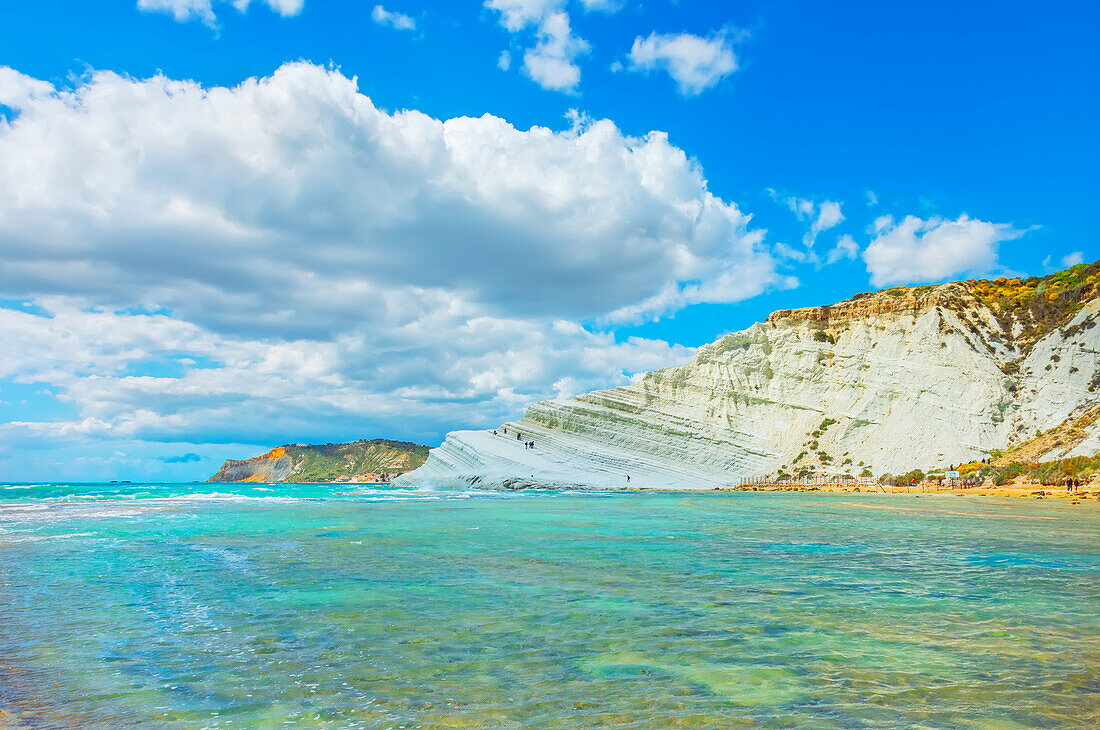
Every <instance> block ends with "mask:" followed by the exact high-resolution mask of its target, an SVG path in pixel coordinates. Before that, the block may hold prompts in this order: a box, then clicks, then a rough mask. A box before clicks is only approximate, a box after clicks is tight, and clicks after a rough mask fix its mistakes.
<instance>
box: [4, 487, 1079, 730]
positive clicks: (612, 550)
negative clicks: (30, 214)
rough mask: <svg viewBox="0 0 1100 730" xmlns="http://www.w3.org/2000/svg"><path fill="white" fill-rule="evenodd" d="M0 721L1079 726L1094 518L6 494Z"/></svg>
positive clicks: (829, 503)
mask: <svg viewBox="0 0 1100 730" xmlns="http://www.w3.org/2000/svg"><path fill="white" fill-rule="evenodd" d="M341 492H342V493H341ZM5 723H7V724H8V725H10V726H19V725H22V726H25V727H28V728H54V727H66V728H68V727H93V728H127V727H158V728H159V727H167V728H184V727H187V728H191V727H249V728H251V727H285V726H293V727H306V728H308V727H333V728H346V727H371V728H374V727H393V728H399V727H400V728H412V727H433V728H434V727H492V728H498V727H500V728H503V727H524V728H527V727H546V728H551V727H554V728H558V727H599V726H615V727H661V728H664V727H739V726H761V725H766V726H771V727H785V726H798V727H812V728H831V727H837V728H850V727H975V728H991V727H992V728H1022V727H1097V726H1100V504H1097V503H1087V504H1082V505H1076V506H1074V505H1070V504H1068V503H1066V502H1064V501H1061V500H1059V501H1052V500H1046V501H1044V502H1035V501H1028V500H1023V499H1006V498H977V497H970V498H957V497H951V496H919V497H918V496H916V495H882V494H819V493H809V494H807V493H751V492H750V493H743V492H742V493H691V494H687V493H660V494H656V493H651V494H639V493H625V492H617V493H572V492H526V493H493V492H435V491H418V490H398V489H393V488H381V489H380V488H365V487H358V486H355V485H272V486H265V485H260V486H251V485H209V484H194V485H179V484H176V485H152V484H122V485H106V484H44V485H26V484H0V726H3V725H4V724H5Z"/></svg>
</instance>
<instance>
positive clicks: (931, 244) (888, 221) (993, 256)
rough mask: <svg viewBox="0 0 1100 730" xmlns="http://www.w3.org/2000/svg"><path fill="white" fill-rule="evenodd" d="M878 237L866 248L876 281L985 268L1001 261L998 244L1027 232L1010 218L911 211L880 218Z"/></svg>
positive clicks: (878, 283)
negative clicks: (937, 215) (923, 215)
mask: <svg viewBox="0 0 1100 730" xmlns="http://www.w3.org/2000/svg"><path fill="white" fill-rule="evenodd" d="M873 230H874V231H875V233H877V234H878V235H877V237H876V238H875V239H874V240H873V241H871V243H870V244H868V246H867V248H866V249H865V250H864V252H863V260H864V262H865V263H866V264H867V271H868V272H869V273H870V274H871V283H872V284H873V285H875V286H891V285H894V284H911V283H915V282H923V281H940V280H943V279H947V278H949V277H952V276H957V275H959V274H963V273H968V272H984V271H988V270H990V269H992V268H993V267H994V266H996V264H997V248H998V244H1000V243H1001V242H1003V241H1010V240H1013V239H1016V238H1019V237H1020V236H1022V235H1023V234H1024V232H1023V231H1020V230H1017V229H1016V228H1014V227H1013V226H1011V225H1009V224H1005V223H989V222H987V221H982V220H977V219H974V218H970V217H969V216H967V215H965V214H964V215H961V216H959V217H958V218H957V219H955V220H946V219H943V218H929V219H927V220H924V219H921V218H918V217H917V216H913V215H909V216H906V217H905V218H904V219H903V220H902V221H901V222H898V223H895V222H894V219H893V218H892V217H890V216H881V217H879V218H878V219H876V221H875V224H874V227H873Z"/></svg>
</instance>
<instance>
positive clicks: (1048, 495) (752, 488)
mask: <svg viewBox="0 0 1100 730" xmlns="http://www.w3.org/2000/svg"><path fill="white" fill-rule="evenodd" d="M716 491H723V492H833V493H844V494H860V493H861V494H909V495H921V494H939V495H954V496H956V497H1024V498H1028V499H1035V500H1040V499H1065V500H1069V501H1070V502H1071V503H1073V502H1079V503H1081V504H1086V503H1089V502H1094V503H1095V502H1100V487H1095V486H1092V485H1090V486H1088V487H1081V488H1079V489H1078V490H1077V491H1075V492H1068V491H1066V488H1065V487H1044V486H1042V485H1039V484H1026V485H1011V486H1009V485H1005V486H1001V487H969V488H962V487H928V486H922V485H917V486H915V487H889V486H879V485H875V486H871V487H868V486H855V485H844V484H838V485H804V486H802V485H791V484H755V485H745V486H739V487H726V488H717V489H716Z"/></svg>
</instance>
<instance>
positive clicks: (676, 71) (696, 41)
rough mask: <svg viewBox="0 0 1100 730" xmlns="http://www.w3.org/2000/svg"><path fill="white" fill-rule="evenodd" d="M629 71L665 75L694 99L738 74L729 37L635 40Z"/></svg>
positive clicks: (677, 36)
mask: <svg viewBox="0 0 1100 730" xmlns="http://www.w3.org/2000/svg"><path fill="white" fill-rule="evenodd" d="M627 60H628V61H629V68H630V70H632V71H647V72H648V71H665V72H667V73H668V75H669V76H671V77H672V79H673V81H675V82H676V88H677V89H678V90H679V92H680V93H681V94H682V95H684V96H697V95H699V94H701V93H703V92H704V91H706V90H707V89H711V88H713V87H714V86H716V85H717V84H718V82H720V81H721V80H722V79H724V78H726V77H727V76H729V75H730V74H732V73H733V72H734V71H736V70H737V66H738V64H737V56H736V54H735V53H734V50H733V43H732V39H731V34H730V32H729V31H728V30H721V31H718V32H715V33H712V34H711V35H709V36H706V37H704V36H697V35H693V34H691V33H677V34H663V33H656V32H654V33H650V35H649V36H648V37H646V38H643V37H642V36H638V37H636V38H635V39H634V45H633V46H632V47H631V49H630V53H629V54H628V55H627Z"/></svg>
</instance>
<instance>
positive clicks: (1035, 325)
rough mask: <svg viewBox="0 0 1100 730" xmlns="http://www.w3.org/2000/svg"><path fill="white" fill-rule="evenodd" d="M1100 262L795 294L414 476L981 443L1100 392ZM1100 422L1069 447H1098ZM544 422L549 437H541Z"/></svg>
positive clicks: (728, 465) (627, 468) (595, 473)
mask: <svg viewBox="0 0 1100 730" xmlns="http://www.w3.org/2000/svg"><path fill="white" fill-rule="evenodd" d="M1097 270H1100V266H1098V265H1093V266H1090V267H1077V269H1076V270H1074V271H1075V273H1074V274H1073V276H1072V277H1068V278H1066V277H1063V280H1062V284H1058V283H1057V282H1054V283H1052V281H1053V277H1047V279H1044V280H1028V281H1026V282H1021V281H1019V280H998V281H996V282H963V283H959V282H957V283H952V284H944V285H941V286H937V287H919V288H907V289H900V288H899V289H892V290H886V291H884V292H877V293H874V294H868V295H861V296H858V297H855V298H853V299H852V300H849V301H847V302H843V303H841V304H838V305H833V306H829V307H814V308H808V309H798V310H785V311H778V312H775V313H774V314H772V315H771V316H770V317H769V318H768V319H767V321H766V322H763V323H758V324H755V325H753V326H752V327H749V328H748V329H746V330H743V331H741V332H736V333H733V334H730V335H727V336H725V337H723V338H722V339H720V340H718V341H717V342H715V343H712V344H710V345H707V346H705V347H702V348H700V350H699V351H698V353H697V355H696V357H695V358H694V359H693V360H692V361H691V362H690V363H688V364H686V365H684V366H683V367H679V368H671V369H666V370H659V371H655V372H652V373H648V374H646V375H645V376H644V377H643V378H641V379H640V380H639V381H638V382H636V383H634V384H631V385H628V386H625V387H621V388H615V389H613V390H605V391H596V392H593V393H588V394H585V395H582V396H578V397H576V398H574V399H572V400H569V401H561V402H559V401H546V402H542V403H538V404H535V405H534V406H531V407H530V408H529V409H528V411H527V413H526V415H525V416H524V418H523V419H522V420H521V421H519V422H516V423H511V424H505V426H503V427H502V429H504V428H506V429H507V430H508V434H509V435H508V436H507V437H505V436H503V435H502V434H500V433H498V435H495V436H494V435H493V434H492V433H491V432H456V433H452V434H450V435H448V437H447V440H446V442H445V443H444V444H443V445H442V446H441V447H440V448H438V449H434V450H433V451H432V452H431V455H430V456H429V459H428V461H427V463H426V464H425V465H424V466H423V467H421V468H420V469H418V470H417V471H415V472H413V473H411V474H409V475H406V477H404V479H405V480H406V481H418V480H422V481H423V480H427V481H434V482H437V483H444V484H475V485H484V486H516V485H523V484H533V485H554V484H564V485H570V484H572V485H579V486H635V487H670V486H675V487H681V488H688V487H700V488H710V487H714V486H721V485H726V484H729V483H730V482H731V481H732V480H735V479H736V478H738V477H742V476H759V475H765V474H773V475H774V474H777V473H785V474H791V475H795V474H798V473H799V472H800V471H803V472H804V471H808V470H814V471H827V472H836V473H851V474H860V473H862V472H863V470H864V469H869V470H870V471H871V472H873V473H874V474H883V473H887V472H889V473H895V474H896V473H902V472H905V471H908V470H910V469H913V468H918V467H920V468H928V467H930V466H946V465H948V464H953V463H959V462H962V461H967V460H970V459H974V458H981V457H984V456H986V455H988V454H989V452H990V451H992V450H994V449H1005V448H1007V447H1011V446H1012V445H1014V444H1018V443H1021V442H1023V441H1026V440H1028V439H1031V438H1033V437H1034V436H1035V435H1036V433H1037V432H1041V431H1045V430H1048V429H1051V428H1055V427H1058V426H1059V425H1060V424H1063V423H1064V422H1066V421H1067V420H1069V421H1072V420H1073V419H1074V418H1077V417H1079V416H1080V415H1081V414H1082V413H1084V412H1085V411H1087V410H1088V409H1089V408H1090V407H1092V406H1094V405H1096V404H1097V403H1100V354H1098V353H1100V327H1097V326H1096V325H1097V320H1098V319H1100V301H1098V300H1097V298H1096V297H1097V285H1096V280H1097ZM1065 273H1066V272H1062V274H1065ZM1066 282H1068V283H1066ZM1063 285H1064V286H1063ZM1059 287H1061V288H1059ZM1098 428H1100V427H1097V426H1096V424H1095V423H1092V424H1091V425H1090V426H1088V427H1086V428H1085V429H1083V430H1081V429H1078V431H1079V435H1080V438H1078V439H1077V440H1076V441H1074V442H1073V443H1068V444H1067V443H1063V444H1061V446H1060V448H1062V449H1063V450H1067V449H1068V452H1072V453H1071V455H1076V453H1078V452H1080V453H1084V452H1089V453H1093V452H1095V451H1096V450H1097V447H1098V446H1100V431H1098ZM502 429H501V430H502ZM517 433H518V434H520V435H521V439H520V440H516V438H515V435H516V434H517ZM530 440H534V441H535V443H536V448H535V449H533V450H532V449H525V448H523V446H522V443H523V442H525V441H530ZM1090 449H1091V451H1089V450H1090ZM1052 458H1053V456H1052ZM627 476H629V477H630V480H629V481H628V480H627Z"/></svg>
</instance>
